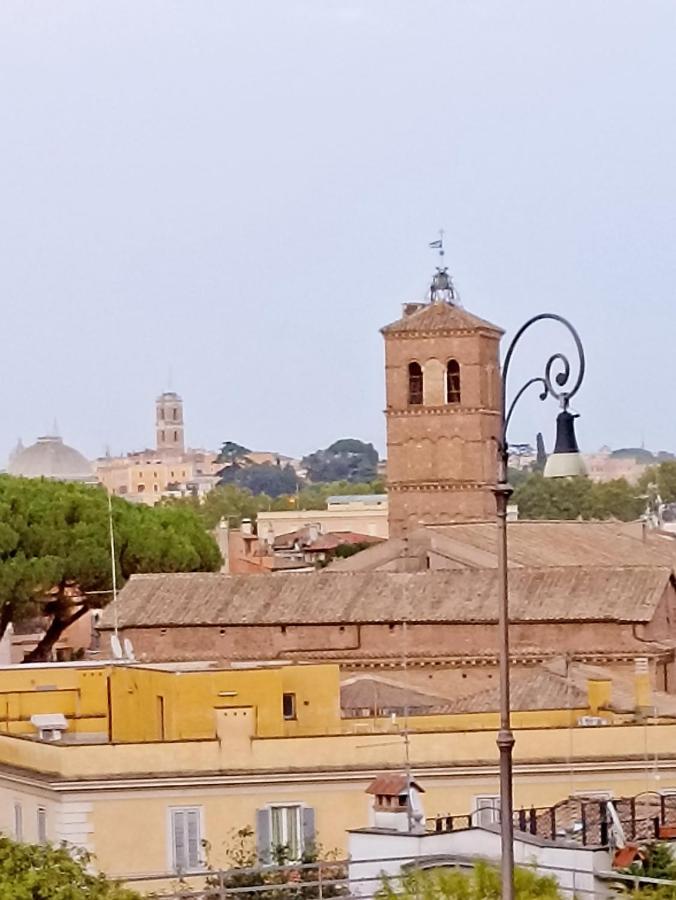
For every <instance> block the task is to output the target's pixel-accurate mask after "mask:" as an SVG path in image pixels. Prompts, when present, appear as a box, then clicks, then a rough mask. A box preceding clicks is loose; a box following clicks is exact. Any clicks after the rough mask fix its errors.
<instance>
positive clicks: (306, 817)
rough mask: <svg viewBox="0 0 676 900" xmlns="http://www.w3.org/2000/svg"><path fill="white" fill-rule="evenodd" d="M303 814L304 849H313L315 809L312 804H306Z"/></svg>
mask: <svg viewBox="0 0 676 900" xmlns="http://www.w3.org/2000/svg"><path fill="white" fill-rule="evenodd" d="M301 814H302V816H303V851H307V850H311V849H312V848H313V847H314V844H315V811H314V809H313V808H312V807H311V806H304V807H303V809H302V810H301Z"/></svg>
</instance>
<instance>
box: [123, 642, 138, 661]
mask: <svg viewBox="0 0 676 900" xmlns="http://www.w3.org/2000/svg"><path fill="white" fill-rule="evenodd" d="M124 655H125V656H126V657H127V659H131V660H134V659H136V657H135V656H134V645H133V644H132V642H131V641H130V640H129V638H125V639H124Z"/></svg>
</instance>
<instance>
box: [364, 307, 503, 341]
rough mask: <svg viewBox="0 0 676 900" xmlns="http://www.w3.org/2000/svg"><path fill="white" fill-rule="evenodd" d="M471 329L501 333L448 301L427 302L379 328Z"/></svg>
mask: <svg viewBox="0 0 676 900" xmlns="http://www.w3.org/2000/svg"><path fill="white" fill-rule="evenodd" d="M468 329H471V330H472V331H476V330H477V329H483V330H487V331H492V332H494V333H495V334H502V333H503V331H502V329H501V328H498V326H497V325H493V324H491V322H487V321H486V320H485V319H480V318H479V317H478V316H474V315H472V313H468V312H467V310H465V309H462V307H460V306H453V305H451V304H450V303H427V304H425V306H423V307H422V308H421V309H419V310H418V311H417V312H414V313H411V314H410V315H408V316H404V317H403V318H401V319H397V321H396V322H392V323H390V324H389V325H385V327H384V328H381V329H380V330H381V332H382V333H383V334H408V335H411V336H412V335H414V334H419V333H421V332H423V333H426V332H430V331H467V330H468Z"/></svg>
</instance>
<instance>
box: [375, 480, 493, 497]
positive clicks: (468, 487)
mask: <svg viewBox="0 0 676 900" xmlns="http://www.w3.org/2000/svg"><path fill="white" fill-rule="evenodd" d="M494 488H495V485H494V484H492V483H491V482H488V481H414V480H410V481H388V482H387V490H388V491H392V492H393V493H407V492H409V491H426V492H427V493H430V494H432V493H448V492H459V491H492V490H493V489H494Z"/></svg>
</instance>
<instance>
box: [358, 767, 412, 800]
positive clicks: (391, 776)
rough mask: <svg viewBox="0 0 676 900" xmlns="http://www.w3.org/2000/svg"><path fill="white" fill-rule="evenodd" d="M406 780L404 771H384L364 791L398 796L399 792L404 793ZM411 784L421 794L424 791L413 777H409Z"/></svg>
mask: <svg viewBox="0 0 676 900" xmlns="http://www.w3.org/2000/svg"><path fill="white" fill-rule="evenodd" d="M408 780H409V779H408V776H407V775H406V774H405V773H404V772H385V773H383V774H382V775H378V776H376V778H374V779H373V781H372V782H371V784H370V785H369V786H368V787H367V788H366V793H367V794H380V795H381V796H385V797H399V796H400V795H401V794H405V793H406V788H407V787H408ZM411 786H412V787H415V788H417V789H418V790H419V791H420V793H421V794H424V793H425V791H424V789H423V788H421V787H420V785H419V784H418V782H417V781H415V780H414V779H411Z"/></svg>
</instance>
